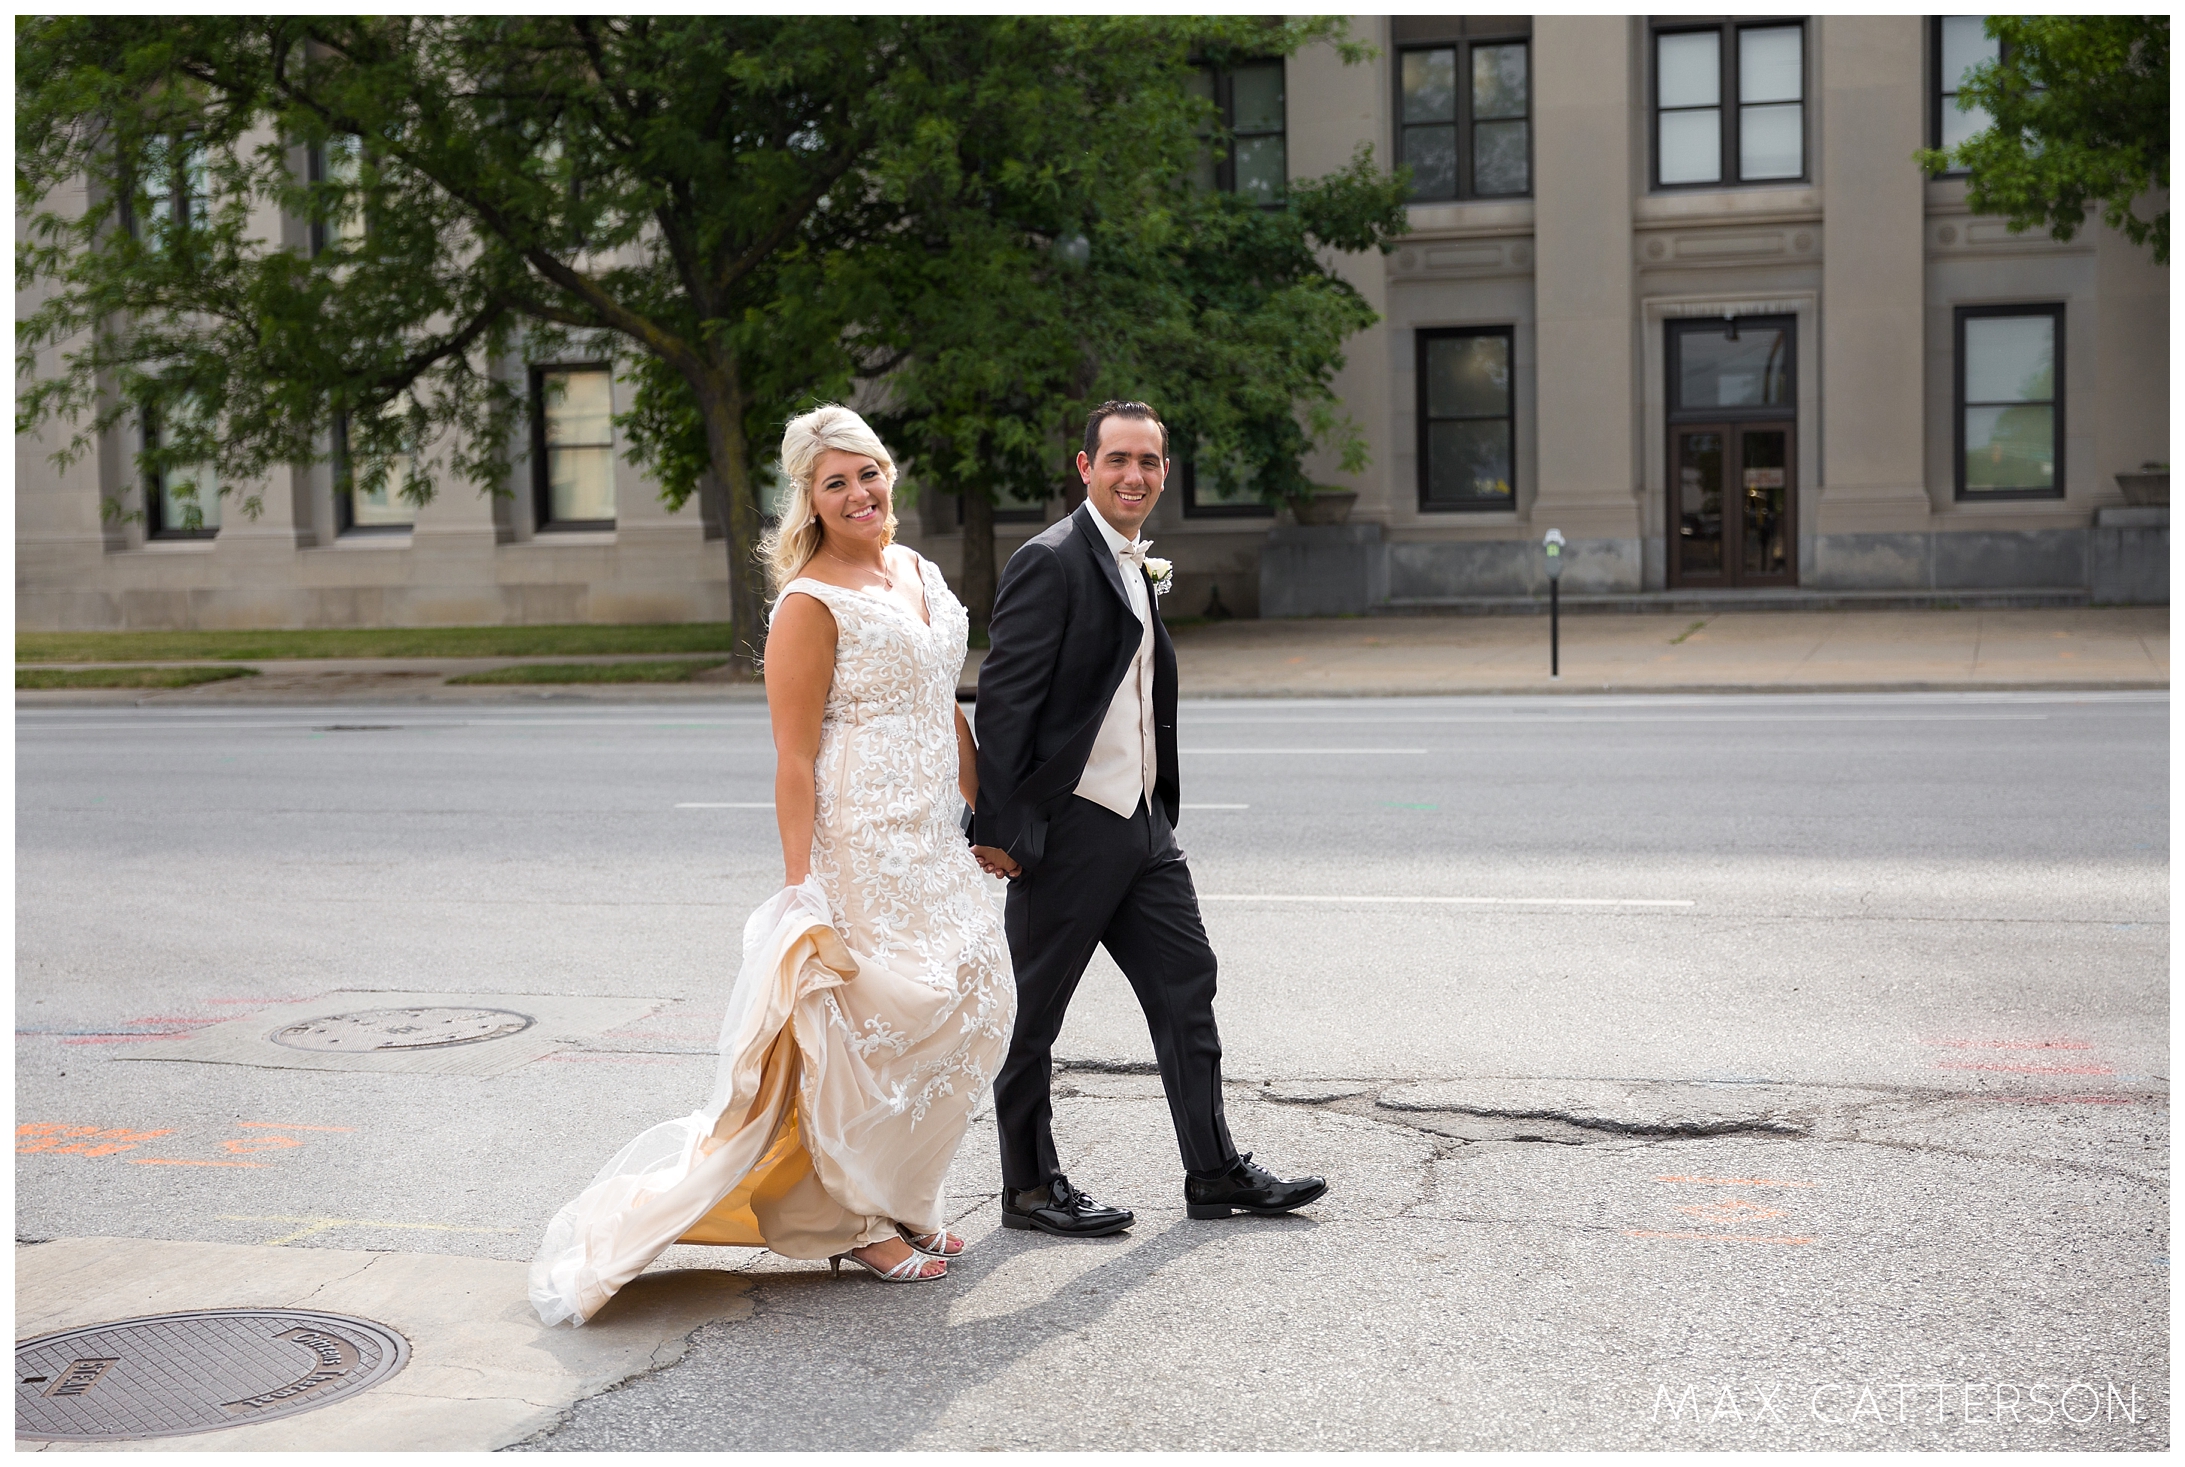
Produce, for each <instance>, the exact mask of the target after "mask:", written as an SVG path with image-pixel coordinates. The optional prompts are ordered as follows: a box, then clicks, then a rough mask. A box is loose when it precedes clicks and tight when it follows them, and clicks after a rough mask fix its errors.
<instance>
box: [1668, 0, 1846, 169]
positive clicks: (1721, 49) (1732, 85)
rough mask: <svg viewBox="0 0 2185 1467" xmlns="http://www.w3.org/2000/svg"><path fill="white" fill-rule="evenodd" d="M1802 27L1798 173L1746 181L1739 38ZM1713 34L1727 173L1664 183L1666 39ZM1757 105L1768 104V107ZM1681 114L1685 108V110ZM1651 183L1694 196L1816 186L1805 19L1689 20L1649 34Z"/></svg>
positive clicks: (1809, 44) (1809, 43)
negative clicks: (1741, 133)
mask: <svg viewBox="0 0 2185 1467" xmlns="http://www.w3.org/2000/svg"><path fill="white" fill-rule="evenodd" d="M1791 26H1796V27H1798V109H1799V110H1798V169H1799V171H1798V174H1797V176H1796V177H1794V178H1755V179H1747V178H1745V177H1744V176H1743V174H1742V171H1741V169H1740V166H1739V165H1740V148H1739V140H1738V126H1739V112H1740V109H1741V107H1742V106H1743V104H1742V103H1740V102H1739V101H1738V92H1737V64H1738V62H1737V52H1738V45H1737V38H1738V37H1739V36H1740V35H1742V34H1743V33H1744V32H1746V31H1764V30H1783V29H1787V28H1789V27H1791ZM1705 31H1712V32H1714V33H1715V34H1716V35H1717V36H1718V37H1719V40H1718V42H1717V45H1716V52H1715V63H1716V65H1717V67H1718V68H1720V79H1719V86H1720V90H1719V91H1718V92H1717V93H1716V96H1717V98H1718V100H1717V102H1716V108H1717V110H1718V111H1720V112H1721V114H1722V174H1721V176H1720V177H1719V178H1716V179H1714V180H1713V181H1712V182H1700V183H1663V182H1662V146H1661V117H1662V106H1661V38H1662V37H1663V36H1677V35H1697V34H1699V33H1701V32H1705ZM1755 105H1769V104H1765V103H1760V104H1755ZM1680 110H1682V109H1680ZM1646 115H1647V139H1646V151H1647V183H1648V187H1649V189H1651V190H1652V191H1653V192H1655V193H1680V194H1681V193H1693V192H1706V191H1707V190H1710V189H1717V190H1719V189H1726V188H1794V187H1797V186H1798V185H1800V184H1810V183H1812V182H1813V28H1812V27H1811V26H1810V25H1808V24H1807V23H1806V17H1804V16H1802V15H1776V16H1734V17H1732V16H1720V17H1712V18H1706V19H1701V18H1697V17H1694V18H1687V17H1684V16H1678V17H1676V18H1675V19H1674V20H1669V21H1662V22H1659V23H1656V24H1654V25H1651V26H1649V27H1648V29H1647V34H1646Z"/></svg>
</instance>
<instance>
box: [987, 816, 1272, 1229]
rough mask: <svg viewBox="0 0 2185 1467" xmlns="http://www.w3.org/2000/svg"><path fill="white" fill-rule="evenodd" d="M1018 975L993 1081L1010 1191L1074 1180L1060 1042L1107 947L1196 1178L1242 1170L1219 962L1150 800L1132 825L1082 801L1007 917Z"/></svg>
mask: <svg viewBox="0 0 2185 1467" xmlns="http://www.w3.org/2000/svg"><path fill="white" fill-rule="evenodd" d="M1005 926H1006V928H1007V931H1008V934H1009V956H1010V958H1011V960H1012V961H1013V962H1014V964H1015V967H1016V973H1017V1024H1016V1030H1015V1032H1014V1033H1013V1034H1012V1035H1011V1037H1010V1041H1009V1058H1008V1060H1007V1061H1006V1062H1005V1063H1004V1064H1003V1065H1002V1070H1001V1075H1000V1076H999V1077H998V1078H997V1079H996V1080H995V1082H994V1112H995V1119H996V1120H997V1121H998V1122H999V1124H1000V1127H1001V1174H1002V1184H1003V1185H1004V1186H1006V1187H1009V1188H1011V1189H1012V1190H1015V1191H1026V1190H1029V1189H1031V1188H1034V1187H1043V1186H1045V1185H1046V1184H1047V1183H1048V1182H1049V1181H1051V1180H1052V1179H1053V1178H1055V1177H1056V1176H1059V1175H1060V1174H1061V1172H1062V1165H1061V1163H1060V1162H1059V1161H1058V1160H1057V1158H1056V1155H1055V1138H1054V1124H1053V1123H1054V1109H1053V1105H1052V1102H1051V1100H1050V1096H1049V1080H1050V1074H1051V1061H1052V1053H1053V1049H1054V1043H1055V1036H1056V1035H1057V1034H1059V1033H1061V1031H1062V1019H1063V1015H1064V1014H1065V1013H1066V1012H1067V1011H1068V1009H1069V1007H1070V996H1071V995H1072V994H1073V993H1075V992H1076V991H1077V981H1078V979H1080V978H1082V977H1083V976H1084V974H1085V965H1086V964H1087V963H1089V962H1091V961H1092V953H1093V947H1094V946H1095V945H1096V944H1097V945H1100V946H1104V947H1106V948H1107V950H1108V956H1109V957H1111V958H1113V959H1114V960H1115V965H1116V966H1117V967H1118V968H1121V969H1122V970H1123V976H1124V977H1126V978H1128V979H1129V980H1130V986H1131V988H1132V989H1133V990H1134V991H1135V992H1136V993H1137V995H1138V1003H1139V1006H1140V1007H1141V1008H1143V1009H1144V1010H1145V1012H1146V1024H1147V1026H1148V1027H1149V1028H1150V1029H1151V1030H1152V1032H1153V1054H1154V1058H1155V1059H1156V1060H1157V1061H1158V1062H1159V1064H1160V1067H1161V1085H1162V1087H1163V1088H1164V1089H1165V1090H1166V1091H1167V1092H1168V1111H1169V1116H1170V1118H1171V1119H1172V1120H1173V1121H1174V1122H1175V1124H1176V1144H1177V1147H1178V1149H1179V1150H1180V1151H1181V1152H1182V1153H1183V1163H1184V1169H1185V1170H1186V1171H1192V1172H1199V1173H1201V1174H1204V1175H1209V1176H1211V1175H1214V1174H1216V1173H1219V1172H1223V1171H1226V1170H1228V1168H1229V1167H1230V1166H1231V1165H1232V1164H1233V1163H1234V1162H1235V1161H1236V1156H1237V1152H1236V1147H1235V1146H1234V1145H1232V1144H1231V1143H1230V1140H1229V1125H1228V1122H1227V1121H1226V1120H1225V1119H1224V1118H1223V1116H1222V1101H1221V1035H1220V1034H1219V1033H1218V1032H1216V1030H1215V1028H1214V949H1213V948H1212V947H1211V946H1210V945H1209V944H1208V943H1207V940H1206V928H1205V926H1204V925H1203V924H1202V923H1201V922H1200V921H1199V898H1198V893H1197V892H1196V891H1194V890H1193V888H1192V885H1191V869H1190V867H1188V866H1187V865H1185V863H1184V853H1183V852H1182V850H1180V849H1179V848H1178V847H1177V845H1176V833H1175V832H1174V831H1173V830H1172V829H1170V828H1169V823H1168V820H1167V818H1166V816H1165V815H1163V814H1162V813H1161V812H1160V811H1159V809H1158V808H1157V807H1155V808H1149V806H1148V804H1147V802H1146V801H1144V800H1140V801H1139V802H1138V808H1137V810H1136V811H1135V812H1134V813H1133V814H1132V815H1131V817H1130V818H1129V819H1128V820H1125V819H1123V818H1122V817H1121V816H1119V815H1117V814H1116V813H1115V812H1114V811H1112V810H1110V809H1108V808H1106V807H1105V806H1102V805H1096V804H1094V803H1093V802H1092V801H1090V800H1086V799H1080V798H1078V797H1077V796H1075V795H1072V796H1070V797H1069V798H1067V799H1064V800H1063V801H1062V802H1061V805H1060V807H1059V808H1058V809H1057V810H1056V811H1055V812H1054V814H1053V816H1052V817H1051V819H1050V821H1049V824H1048V827H1047V839H1046V853H1045V857H1044V859H1043V860H1042V861H1041V862H1040V865H1039V869H1038V870H1036V871H1032V872H1028V873H1026V874H1025V875H1023V876H1021V877H1018V878H1017V879H1016V880H1015V881H1012V882H1010V883H1009V905H1008V908H1007V912H1006V916H1005Z"/></svg>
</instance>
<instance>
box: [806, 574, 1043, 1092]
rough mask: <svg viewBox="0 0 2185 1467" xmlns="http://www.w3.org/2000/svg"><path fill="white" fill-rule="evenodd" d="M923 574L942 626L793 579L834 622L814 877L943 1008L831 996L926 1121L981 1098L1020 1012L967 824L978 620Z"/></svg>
mask: <svg viewBox="0 0 2185 1467" xmlns="http://www.w3.org/2000/svg"><path fill="white" fill-rule="evenodd" d="M918 575H919V583H920V585H921V586H922V587H923V589H924V591H925V602H926V614H927V616H928V617H929V618H930V625H929V624H928V623H926V622H921V621H920V620H919V619H918V616H917V613H915V612H913V611H912V610H911V609H910V608H909V607H907V606H905V605H904V604H903V603H902V602H900V601H898V600H896V599H895V598H894V597H892V596H885V595H880V594H876V593H873V592H868V591H853V590H849V589H847V588H845V587H842V586H831V585H828V584H827V583H826V582H824V581H816V580H812V579H810V578H800V579H798V580H794V581H791V582H790V583H789V584H788V585H787V586H785V587H784V588H783V589H782V594H783V595H784V596H786V595H788V594H790V593H791V592H803V593H805V594H807V595H810V596H812V597H815V598H816V599H818V600H819V601H820V602H821V603H822V604H824V605H825V606H826V607H827V609H828V611H829V612H831V613H832V614H833V616H834V621H835V673H834V682H833V685H832V686H831V687H830V688H829V689H828V692H827V704H826V711H825V713H824V715H823V716H822V719H821V722H820V741H819V756H818V758H817V759H816V760H815V761H814V766H813V768H814V773H815V780H816V784H817V787H818V809H817V812H816V816H815V819H814V822H813V832H812V875H813V877H814V879H815V880H816V881H818V883H819V884H820V886H821V888H822V889H823V890H824V891H825V892H826V894H827V902H828V906H829V908H830V910H831V911H832V912H833V914H834V916H835V921H836V927H837V930H838V931H840V933H841V934H842V939H843V941H844V942H845V943H846V944H847V945H848V946H849V948H850V949H851V951H852V952H855V953H856V954H858V956H859V957H860V958H861V959H872V960H875V961H876V962H877V963H878V964H880V965H882V966H884V967H885V968H886V969H888V970H889V971H890V972H891V973H893V974H898V975H902V976H907V977H913V978H915V979H916V980H917V981H919V982H921V983H923V984H924V985H926V986H927V987H928V988H929V989H930V990H931V993H930V998H931V1000H932V1003H931V1005H930V1007H929V1006H927V1005H925V1004H921V1005H920V1006H919V1007H920V1009H921V1012H919V1013H918V1014H916V1015H906V1014H897V1013H874V1012H860V1011H859V1010H858V1008H857V1005H858V1003H859V1002H860V1001H861V999H862V998H863V997H864V996H863V995H862V994H860V993H859V992H858V991H857V989H858V988H859V985H856V984H852V985H849V986H848V987H846V988H843V989H840V990H837V991H836V993H834V994H831V995H830V998H832V999H839V1000H840V1003H841V1007H842V1020H843V1028H844V1030H845V1031H846V1032H847V1034H848V1035H849V1036H850V1037H849V1038H848V1040H847V1041H846V1042H847V1043H848V1044H849V1046H850V1047H851V1049H852V1050H853V1051H854V1052H855V1053H857V1054H858V1055H859V1056H860V1057H861V1058H863V1059H865V1060H867V1061H868V1062H871V1063H873V1064H874V1065H875V1066H876V1067H877V1068H879V1069H881V1070H883V1071H886V1072H888V1073H887V1078H886V1083H885V1091H884V1093H887V1094H889V1095H890V1096H891V1097H892V1103H893V1105H894V1106H895V1107H897V1108H900V1109H907V1110H908V1111H909V1113H910V1115H911V1117H912V1119H913V1121H916V1120H920V1119H923V1118H924V1116H925V1114H926V1112H927V1109H928V1108H929V1107H930V1106H931V1105H932V1104H933V1102H934V1101H936V1100H938V1099H940V1098H941V1097H943V1096H947V1095H952V1094H954V1093H955V1078H956V1077H959V1076H960V1077H962V1078H963V1079H964V1080H965V1081H966V1082H968V1083H969V1084H970V1086H971V1087H972V1090H973V1092H974V1093H975V1092H976V1090H977V1088H978V1087H980V1086H983V1085H985V1084H987V1083H989V1082H990V1081H991V1080H992V1078H993V1072H994V1071H995V1070H997V1069H998V1068H999V1066H1000V1062H1001V1058H1002V1052H1003V1051H1004V1050H1005V1049H1006V1047H1007V1045H1008V1040H1009V1030H1010V1025H1011V1024H1012V1022H1013V1021H1014V1019H1015V1011H1016V984H1015V979H1014V976H1013V974H1012V972H1011V969H1010V965H1009V946H1008V942H1007V940H1006V939H1005V938H1004V937H1003V934H1002V927H1001V919H1000V917H999V916H998V915H997V914H996V913H995V911H994V908H993V906H992V905H991V904H990V903H989V901H988V900H987V896H986V892H985V890H984V888H983V886H982V885H981V882H982V878H981V875H980V872H979V868H978V863H977V862H976V861H974V860H973V859H972V857H971V851H970V848H969V847H968V846H967V845H965V843H964V838H963V832H962V829H961V827H959V826H958V824H957V813H958V811H959V810H960V809H961V808H962V799H961V797H960V796H959V795H958V793H957V790H956V679H957V677H958V676H959V675H960V674H961V673H962V671H963V663H964V653H965V650H966V648H967V647H968V645H969V639H970V630H971V624H970V619H969V617H968V616H967V615H966V614H965V611H964V608H963V604H962V603H961V602H959V601H958V600H957V599H956V598H955V596H954V595H952V594H951V593H950V591H949V589H948V585H947V583H946V582H945V581H943V580H942V579H941V576H940V572H939V571H938V570H937V569H936V568H935V567H934V566H933V563H932V562H931V561H928V560H926V559H924V558H923V557H920V559H919V561H918ZM944 1033H945V1034H948V1035H950V1036H951V1037H952V1038H953V1041H954V1042H952V1043H949V1044H947V1045H945V1046H942V1047H940V1048H939V1049H937V1050H936V1048H935V1046H934V1045H933V1044H932V1043H931V1042H929V1041H932V1040H935V1039H937V1038H938V1037H939V1036H940V1035H942V1034H944ZM880 1036H885V1038H882V1037H880ZM898 1058H899V1059H900V1060H901V1062H902V1066H901V1070H900V1073H897V1072H896V1068H895V1063H894V1061H895V1060H896V1059H898ZM898 1087H900V1088H898Z"/></svg>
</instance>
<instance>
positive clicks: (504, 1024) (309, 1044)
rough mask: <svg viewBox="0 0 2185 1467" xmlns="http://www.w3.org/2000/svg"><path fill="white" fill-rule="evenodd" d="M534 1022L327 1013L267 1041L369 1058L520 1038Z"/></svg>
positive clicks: (443, 1013)
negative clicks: (393, 1051)
mask: <svg viewBox="0 0 2185 1467" xmlns="http://www.w3.org/2000/svg"><path fill="white" fill-rule="evenodd" d="M534 1022H535V1021H534V1020H533V1019H532V1017H531V1016H530V1015H529V1014H519V1013H517V1012H516V1011H515V1010H514V1009H470V1008H417V1009H361V1010H359V1011H358V1012H356V1013H353V1014H328V1015H326V1016H325V1017H323V1018H317V1019H304V1020H302V1021H301V1022H299V1023H294V1024H289V1025H286V1026H284V1027H282V1028H279V1029H276V1030H274V1031H273V1032H272V1033H271V1034H268V1035H267V1036H266V1037H267V1038H268V1039H271V1040H272V1041H273V1042H274V1043H275V1044H280V1045H285V1046H287V1047H288V1048H290V1049H310V1050H317V1051H318V1052H320V1053H321V1054H368V1053H372V1052H374V1051H379V1052H385V1051H387V1050H411V1049H451V1048H453V1047H454V1046H456V1045H458V1044H483V1043H485V1041H487V1040H488V1039H506V1038H507V1037H508V1036H509V1035H511V1034H521V1033H523V1031H524V1030H526V1029H528V1028H530V1027H531V1025H532V1024H533V1023H534Z"/></svg>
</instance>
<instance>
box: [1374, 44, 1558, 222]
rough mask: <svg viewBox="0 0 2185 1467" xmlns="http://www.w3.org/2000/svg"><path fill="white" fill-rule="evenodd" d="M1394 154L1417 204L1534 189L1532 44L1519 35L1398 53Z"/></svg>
mask: <svg viewBox="0 0 2185 1467" xmlns="http://www.w3.org/2000/svg"><path fill="white" fill-rule="evenodd" d="M1398 85H1399V87H1400V89H1401V91H1402V106H1401V109H1400V117H1401V121H1400V122H1399V124H1398V126H1399V130H1400V132H1401V134H1402V136H1401V137H1400V138H1399V139H1398V147H1397V156H1398V157H1400V158H1401V159H1402V160H1403V161H1404V162H1405V163H1407V164H1409V165H1410V167H1411V197H1412V199H1413V200H1414V201H1418V202H1427V201H1431V200H1436V199H1494V198H1517V197H1522V196H1523V195H1525V194H1527V193H1530V192H1531V191H1532V120H1531V112H1532V67H1531V48H1530V47H1529V46H1528V44H1527V43H1526V42H1525V41H1522V40H1481V41H1460V42H1453V43H1451V44H1449V45H1446V46H1413V47H1409V48H1407V49H1405V50H1403V51H1402V52H1400V53H1399V56H1398Z"/></svg>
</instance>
